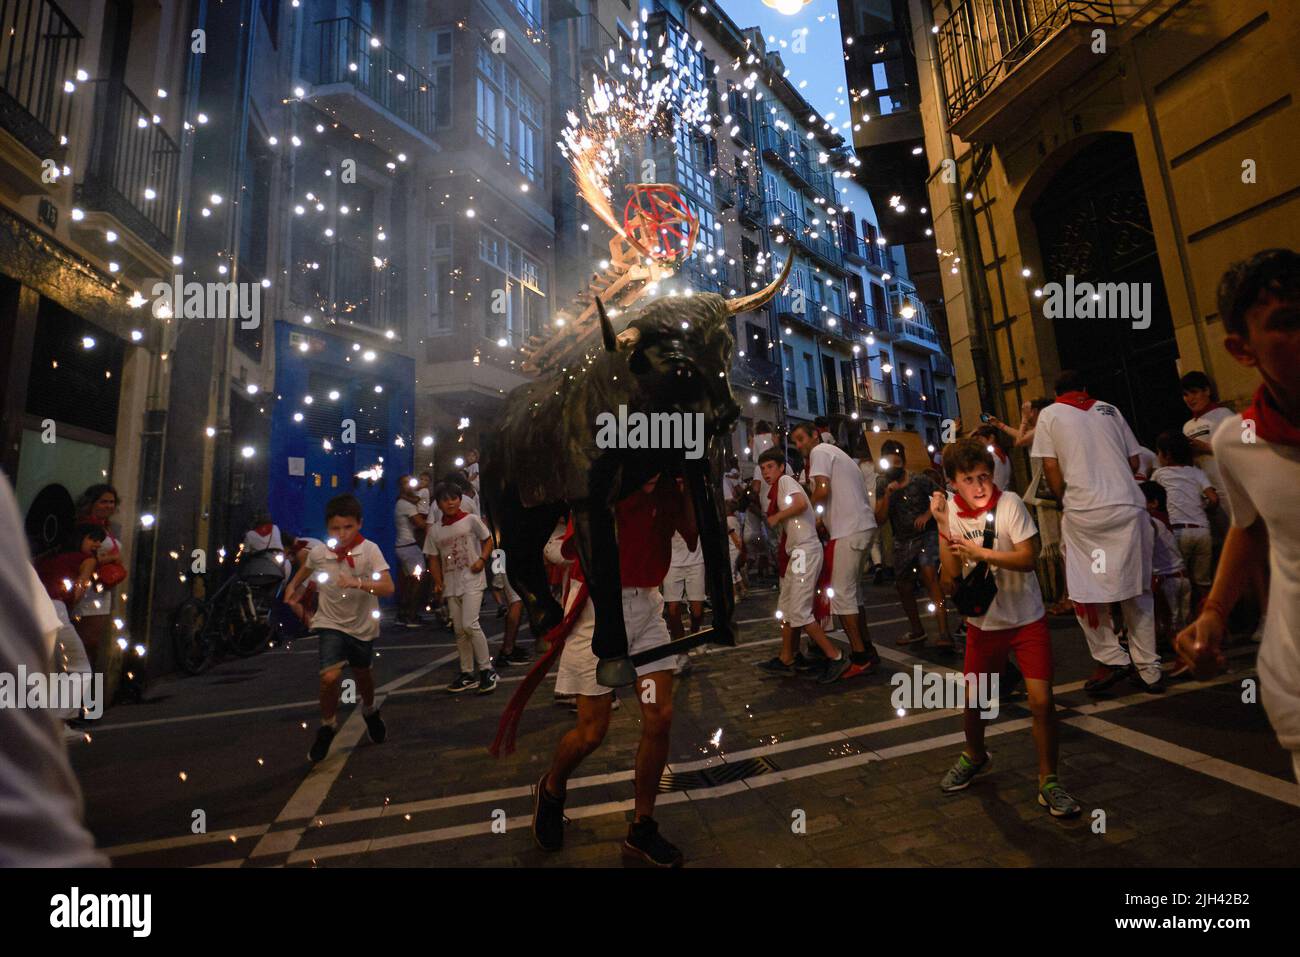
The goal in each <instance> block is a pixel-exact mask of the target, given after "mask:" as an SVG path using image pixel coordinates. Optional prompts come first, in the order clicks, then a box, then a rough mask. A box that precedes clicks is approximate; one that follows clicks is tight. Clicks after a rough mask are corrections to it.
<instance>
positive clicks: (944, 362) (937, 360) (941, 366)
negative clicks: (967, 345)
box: [930, 353, 955, 376]
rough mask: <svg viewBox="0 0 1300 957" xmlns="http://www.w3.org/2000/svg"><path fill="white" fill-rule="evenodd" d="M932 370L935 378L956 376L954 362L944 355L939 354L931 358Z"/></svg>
mask: <svg viewBox="0 0 1300 957" xmlns="http://www.w3.org/2000/svg"><path fill="white" fill-rule="evenodd" d="M930 370H931V371H932V372H933V373H934V374H935V376H951V375H954V374H955V370H954V369H953V365H952V360H951V359H949V358H948V357H947V356H946V355H944V354H943V353H937V354H936V355H932V356H931V357H930Z"/></svg>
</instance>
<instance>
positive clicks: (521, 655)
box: [506, 645, 533, 665]
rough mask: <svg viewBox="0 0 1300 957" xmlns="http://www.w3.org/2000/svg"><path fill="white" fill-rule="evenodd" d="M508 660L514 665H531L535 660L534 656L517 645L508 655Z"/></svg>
mask: <svg viewBox="0 0 1300 957" xmlns="http://www.w3.org/2000/svg"><path fill="white" fill-rule="evenodd" d="M506 661H508V662H510V663H511V664H512V665H529V664H532V662H533V656H532V655H530V654H529V653H528V652H526V651H524V649H522V648H520V647H519V646H517V645H516V646H515V650H514V651H512V652H510V654H508V655H506Z"/></svg>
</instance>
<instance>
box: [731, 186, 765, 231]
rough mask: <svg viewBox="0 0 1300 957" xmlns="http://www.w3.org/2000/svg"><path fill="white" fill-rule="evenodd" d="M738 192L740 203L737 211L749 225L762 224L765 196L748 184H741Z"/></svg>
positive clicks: (756, 225)
mask: <svg viewBox="0 0 1300 957" xmlns="http://www.w3.org/2000/svg"><path fill="white" fill-rule="evenodd" d="M737 192H738V197H737V199H738V203H737V207H736V211H737V213H738V214H739V215H740V219H741V221H742V222H744V223H745V225H747V226H753V227H758V226H762V225H763V197H762V196H760V195H759V194H758V193H757V192H755V191H754V190H752V189H750V188H748V187H747V186H741V187H740V188H739V189H738V191H737Z"/></svg>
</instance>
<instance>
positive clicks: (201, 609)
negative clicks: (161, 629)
mask: <svg viewBox="0 0 1300 957" xmlns="http://www.w3.org/2000/svg"><path fill="white" fill-rule="evenodd" d="M171 632H172V650H173V652H174V653H175V655H176V667H178V668H180V669H181V671H183V672H185V673H186V674H187V675H197V674H199V673H200V672H201V671H203V670H204V669H205V668H207V666H208V665H209V664H210V663H211V661H212V640H211V636H210V635H209V633H208V606H207V603H206V602H203V601H200V600H199V599H197V598H187V599H186V600H185V601H183V602H181V604H180V605H179V606H178V607H177V609H176V610H175V611H174V612H172V622H171Z"/></svg>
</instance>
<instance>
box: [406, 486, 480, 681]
mask: <svg viewBox="0 0 1300 957" xmlns="http://www.w3.org/2000/svg"><path fill="white" fill-rule="evenodd" d="M433 499H434V503H435V504H436V505H437V506H438V510H439V512H440V513H441V517H440V518H439V519H438V520H437V521H435V522H432V523H430V525H429V532H428V534H427V535H426V536H425V539H424V554H425V555H427V556H429V571H430V572H432V574H433V592H434V596H435V597H437V596H438V595H442V596H443V597H444V598H446V600H447V609H448V611H449V612H450V613H451V620H452V625H453V627H454V628H455V631H456V647H457V648H458V649H459V650H460V674H459V675H457V676H456V678H455V679H453V680H452V682H451V684H449V685H448V686H447V691H448V693H450V694H460V693H461V692H463V691H469V690H470V689H473V688H476V689H478V693H479V694H491V693H492V692H493V691H495V690H496V687H497V681H498V680H499V679H498V676H497V673H496V671H495V670H493V668H492V662H491V658H490V656H489V653H488V643H487V635H485V634H484V633H483V626H482V625H480V624H479V620H478V616H479V609H480V608H481V607H482V604H483V592H484V590H485V589H486V588H487V578H486V576H484V574H483V569H484V568H485V567H486V566H487V563H488V558H489V556H490V555H491V553H492V534H491V533H490V532H489V531H488V527H487V526H486V525H484V524H483V520H482V519H481V518H479V517H478V516H477V515H471V514H470V513H469V512H466V511H463V510H462V509H461V494H460V489H459V488H458V487H457V486H455V485H454V484H452V483H450V482H443V483H441V484H439V485H438V487H437V488H436V489H434V491H433Z"/></svg>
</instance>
